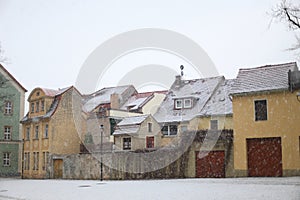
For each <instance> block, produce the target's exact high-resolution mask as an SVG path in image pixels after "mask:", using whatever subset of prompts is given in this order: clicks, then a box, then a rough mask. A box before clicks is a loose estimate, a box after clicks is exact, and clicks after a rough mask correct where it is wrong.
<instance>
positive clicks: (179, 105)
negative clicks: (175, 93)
mask: <svg viewBox="0 0 300 200" xmlns="http://www.w3.org/2000/svg"><path fill="white" fill-rule="evenodd" d="M175 108H176V109H181V108H182V100H181V99H176V100H175Z"/></svg>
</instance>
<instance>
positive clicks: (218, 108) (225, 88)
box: [199, 79, 235, 116]
mask: <svg viewBox="0 0 300 200" xmlns="http://www.w3.org/2000/svg"><path fill="white" fill-rule="evenodd" d="M234 81H235V79H228V80H223V81H222V83H221V84H220V85H219V86H218V88H217V90H216V91H215V92H214V94H213V95H212V96H211V98H210V99H209V101H208V102H207V103H206V104H205V106H204V107H203V109H202V110H201V112H200V114H199V116H213V115H228V114H232V102H231V100H230V98H229V94H230V92H231V88H232V86H233V84H234Z"/></svg>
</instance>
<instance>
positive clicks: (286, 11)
mask: <svg viewBox="0 0 300 200" xmlns="http://www.w3.org/2000/svg"><path fill="white" fill-rule="evenodd" d="M283 10H284V12H285V14H286V16H287V18H288V20H289V22H291V23H292V24H293V25H294V26H296V27H298V28H299V29H300V24H299V23H297V22H296V21H294V20H293V19H292V18H291V16H290V14H289V12H288V9H287V8H283ZM296 20H297V21H298V19H297V18H296Z"/></svg>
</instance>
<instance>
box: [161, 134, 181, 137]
mask: <svg viewBox="0 0 300 200" xmlns="http://www.w3.org/2000/svg"><path fill="white" fill-rule="evenodd" d="M177 136H178V134H177V135H163V136H162V137H166V138H172V137H177Z"/></svg>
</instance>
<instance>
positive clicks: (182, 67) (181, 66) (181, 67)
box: [180, 65, 184, 76]
mask: <svg viewBox="0 0 300 200" xmlns="http://www.w3.org/2000/svg"><path fill="white" fill-rule="evenodd" d="M183 69H184V66H183V65H180V70H181V76H183Z"/></svg>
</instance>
